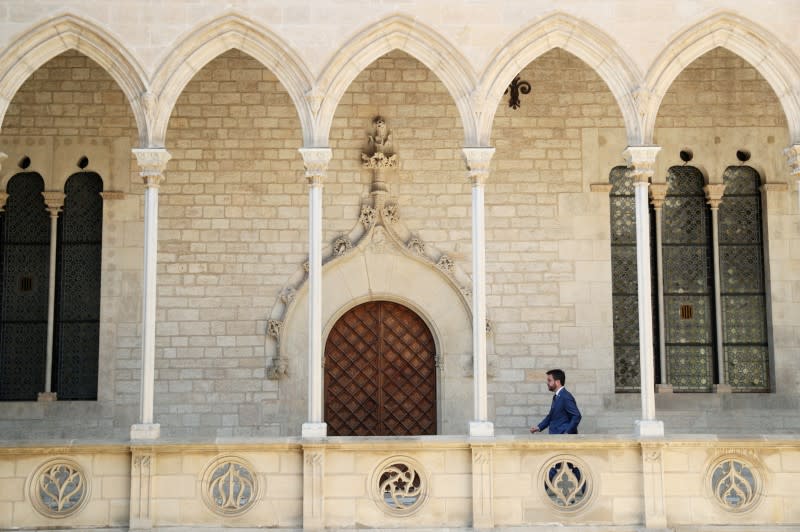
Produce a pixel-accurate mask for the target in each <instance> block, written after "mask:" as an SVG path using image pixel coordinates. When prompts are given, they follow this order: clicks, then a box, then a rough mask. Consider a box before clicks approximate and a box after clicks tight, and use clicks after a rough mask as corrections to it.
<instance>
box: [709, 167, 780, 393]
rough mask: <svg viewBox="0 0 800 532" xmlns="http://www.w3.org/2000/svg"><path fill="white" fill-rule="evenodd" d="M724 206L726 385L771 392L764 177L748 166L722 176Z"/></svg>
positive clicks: (721, 245) (721, 231)
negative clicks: (762, 206) (762, 207)
mask: <svg viewBox="0 0 800 532" xmlns="http://www.w3.org/2000/svg"><path fill="white" fill-rule="evenodd" d="M723 182H724V183H725V197H724V199H723V201H722V204H721V205H720V208H719V250H720V257H719V262H720V291H721V295H722V329H723V335H722V336H723V337H722V349H723V351H724V362H725V371H726V374H727V382H728V384H730V386H731V387H732V388H733V389H734V390H736V391H740V392H767V391H769V387H770V381H769V350H768V345H767V314H766V293H765V289H764V286H765V285H764V247H763V233H762V212H761V196H760V194H759V186H760V184H761V177H760V176H759V175H758V172H756V171H755V170H754V169H753V168H751V167H749V166H732V167H729V168H728V169H727V170H725V173H724V174H723Z"/></svg>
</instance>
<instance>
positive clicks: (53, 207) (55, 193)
mask: <svg viewBox="0 0 800 532" xmlns="http://www.w3.org/2000/svg"><path fill="white" fill-rule="evenodd" d="M42 197H44V204H45V205H47V210H48V211H50V216H51V217H53V218H57V217H58V213H59V212H61V209H62V208H63V207H64V199H65V198H66V197H67V196H66V194H64V193H63V192H61V191H60V190H45V191H44V192H42Z"/></svg>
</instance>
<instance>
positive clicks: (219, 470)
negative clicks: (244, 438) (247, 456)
mask: <svg viewBox="0 0 800 532" xmlns="http://www.w3.org/2000/svg"><path fill="white" fill-rule="evenodd" d="M202 482H203V484H202V488H201V492H202V494H203V502H205V503H206V506H208V508H209V509H210V510H211V511H212V512H214V513H216V514H219V515H223V516H233V515H240V514H243V513H244V512H246V511H247V510H249V509H250V508H252V507H253V503H254V502H255V500H256V496H257V494H258V482H257V477H256V475H254V474H253V466H251V465H250V464H249V463H248V462H247V461H245V460H243V459H241V458H238V457H235V456H223V457H221V458H218V459H216V460H214V461H213V462H212V463H211V464H210V465H209V466H208V467H207V468H206V470H205V473H204V474H203V480H202Z"/></svg>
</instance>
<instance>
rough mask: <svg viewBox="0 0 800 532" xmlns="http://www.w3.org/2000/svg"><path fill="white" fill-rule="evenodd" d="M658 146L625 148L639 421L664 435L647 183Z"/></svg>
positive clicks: (646, 431) (645, 430)
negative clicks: (631, 212) (631, 194)
mask: <svg viewBox="0 0 800 532" xmlns="http://www.w3.org/2000/svg"><path fill="white" fill-rule="evenodd" d="M660 150H661V148H660V147H659V146H629V147H628V148H626V149H625V151H624V152H623V155H624V156H625V160H626V161H627V163H628V168H629V169H630V171H631V172H632V174H633V180H634V185H633V186H634V191H635V194H636V278H637V281H638V287H639V301H638V303H639V304H638V307H639V371H640V378H641V396H642V419H640V420H638V421H637V422H636V433H637V435H639V436H663V435H664V424H663V423H662V422H661V421H657V420H656V404H655V371H654V361H653V310H652V309H653V302H652V296H651V283H650V213H649V212H648V201H647V200H648V193H647V192H648V190H647V189H648V187H649V184H650V179H651V178H652V177H653V173H654V172H655V163H656V156H657V155H658V152H659V151H660Z"/></svg>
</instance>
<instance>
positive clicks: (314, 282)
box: [300, 148, 332, 438]
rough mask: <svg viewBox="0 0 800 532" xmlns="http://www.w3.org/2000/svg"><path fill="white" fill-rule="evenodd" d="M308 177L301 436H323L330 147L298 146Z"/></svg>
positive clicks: (325, 429)
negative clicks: (325, 194) (325, 186)
mask: <svg viewBox="0 0 800 532" xmlns="http://www.w3.org/2000/svg"><path fill="white" fill-rule="evenodd" d="M300 154H301V155H302V156H303V164H304V165H305V167H306V179H308V185H309V189H308V420H307V421H306V423H303V428H302V436H303V438H324V437H325V436H327V434H328V426H327V424H326V423H325V422H324V421H323V419H322V396H323V389H322V388H323V379H322V182H323V180H324V179H325V177H326V176H327V174H328V162H330V160H331V155H332V152H331V149H330V148H300Z"/></svg>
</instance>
